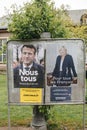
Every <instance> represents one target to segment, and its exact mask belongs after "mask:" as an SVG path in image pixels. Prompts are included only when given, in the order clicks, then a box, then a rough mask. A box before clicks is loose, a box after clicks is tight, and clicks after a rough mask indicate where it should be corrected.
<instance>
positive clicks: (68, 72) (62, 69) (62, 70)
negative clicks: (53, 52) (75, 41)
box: [52, 46, 77, 86]
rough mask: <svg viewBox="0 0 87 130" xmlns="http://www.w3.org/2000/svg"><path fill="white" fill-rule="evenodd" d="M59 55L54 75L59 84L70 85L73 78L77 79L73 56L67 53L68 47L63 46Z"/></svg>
mask: <svg viewBox="0 0 87 130" xmlns="http://www.w3.org/2000/svg"><path fill="white" fill-rule="evenodd" d="M59 52H60V55H58V56H57V59H56V64H55V68H54V70H53V73H52V76H53V77H54V79H56V81H57V85H59V86H60V85H65V84H66V85H70V84H71V81H72V80H76V79H77V73H76V70H75V66H74V62H73V58H72V56H71V55H69V54H67V49H66V48H65V47H64V46H62V47H61V49H60V50H59Z"/></svg>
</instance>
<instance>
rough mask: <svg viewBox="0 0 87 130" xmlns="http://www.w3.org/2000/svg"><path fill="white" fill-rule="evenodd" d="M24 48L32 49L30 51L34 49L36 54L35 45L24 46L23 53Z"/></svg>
mask: <svg viewBox="0 0 87 130" xmlns="http://www.w3.org/2000/svg"><path fill="white" fill-rule="evenodd" d="M24 47H27V48H30V49H34V54H35V53H36V48H35V46H34V45H23V46H22V48H21V52H22V51H23V48H24Z"/></svg>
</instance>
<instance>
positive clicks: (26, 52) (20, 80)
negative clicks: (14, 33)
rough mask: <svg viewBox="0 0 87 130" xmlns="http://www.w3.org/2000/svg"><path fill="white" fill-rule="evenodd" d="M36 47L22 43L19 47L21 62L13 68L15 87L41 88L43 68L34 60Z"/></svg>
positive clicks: (42, 84)
mask: <svg viewBox="0 0 87 130" xmlns="http://www.w3.org/2000/svg"><path fill="white" fill-rule="evenodd" d="M35 54H36V48H35V47H34V46H33V45H23V46H22V48H21V63H20V65H19V66H17V67H16V68H14V87H15V88H28V87H32V88H43V87H44V68H43V67H42V66H41V65H39V64H37V63H36V62H35Z"/></svg>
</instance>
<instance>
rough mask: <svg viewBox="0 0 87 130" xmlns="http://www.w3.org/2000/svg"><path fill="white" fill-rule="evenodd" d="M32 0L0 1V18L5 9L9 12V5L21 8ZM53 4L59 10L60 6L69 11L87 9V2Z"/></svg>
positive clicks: (67, 0)
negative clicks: (67, 6) (67, 8)
mask: <svg viewBox="0 0 87 130" xmlns="http://www.w3.org/2000/svg"><path fill="white" fill-rule="evenodd" d="M30 1H32V0H0V17H2V16H3V15H5V14H6V9H8V10H11V5H12V4H16V5H17V6H19V5H21V6H23V4H24V3H26V2H30ZM52 1H53V2H55V6H56V7H57V8H60V6H61V5H62V4H64V5H65V6H66V5H69V7H70V8H69V9H71V10H75V9H87V0H52Z"/></svg>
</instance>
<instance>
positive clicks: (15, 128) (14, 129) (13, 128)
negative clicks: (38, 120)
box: [0, 127, 87, 130]
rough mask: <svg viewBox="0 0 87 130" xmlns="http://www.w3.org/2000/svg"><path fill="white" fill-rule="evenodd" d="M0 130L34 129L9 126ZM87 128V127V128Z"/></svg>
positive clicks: (86, 129)
mask: <svg viewBox="0 0 87 130" xmlns="http://www.w3.org/2000/svg"><path fill="white" fill-rule="evenodd" d="M0 130H32V128H30V127H11V128H10V129H8V127H0ZM85 130H87V128H85Z"/></svg>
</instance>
